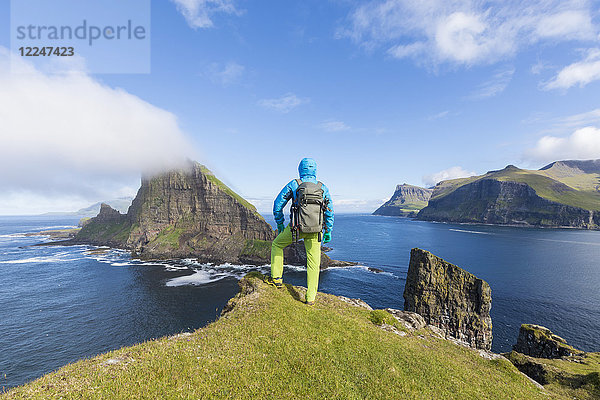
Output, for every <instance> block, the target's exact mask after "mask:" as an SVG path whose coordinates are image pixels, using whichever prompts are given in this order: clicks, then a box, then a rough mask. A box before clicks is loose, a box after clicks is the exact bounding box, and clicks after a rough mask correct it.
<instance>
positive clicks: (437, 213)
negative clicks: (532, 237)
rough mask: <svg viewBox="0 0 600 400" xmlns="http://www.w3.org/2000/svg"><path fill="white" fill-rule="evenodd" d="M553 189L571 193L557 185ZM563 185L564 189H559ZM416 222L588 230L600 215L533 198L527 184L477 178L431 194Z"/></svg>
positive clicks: (598, 220) (533, 191) (599, 224)
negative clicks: (449, 191)
mask: <svg viewBox="0 0 600 400" xmlns="http://www.w3.org/2000/svg"><path fill="white" fill-rule="evenodd" d="M556 185H557V186H561V187H556V188H554V189H555V190H564V191H569V190H573V189H571V188H569V187H568V186H566V185H563V184H561V183H559V182H557V183H556ZM563 186H564V187H563ZM417 218H418V219H420V220H425V221H446V222H473V223H489V224H511V225H538V226H547V227H574V228H586V229H592V228H597V227H598V226H600V213H598V212H594V211H589V210H584V209H582V208H578V207H572V206H568V205H565V204H561V203H556V202H553V201H550V200H547V199H544V198H542V197H540V196H538V195H537V193H536V192H535V190H533V189H532V188H531V187H530V186H529V185H528V184H526V183H520V182H511V181H499V180H496V179H480V180H477V181H475V182H472V183H469V184H466V185H464V186H461V187H459V188H458V189H456V190H454V191H453V192H451V193H449V194H447V195H445V196H441V197H436V195H435V192H434V195H433V196H432V198H431V199H430V200H429V204H428V206H427V207H425V208H424V209H422V210H421V211H420V212H419V214H418V216H417Z"/></svg>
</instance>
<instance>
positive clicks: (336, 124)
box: [319, 121, 350, 132]
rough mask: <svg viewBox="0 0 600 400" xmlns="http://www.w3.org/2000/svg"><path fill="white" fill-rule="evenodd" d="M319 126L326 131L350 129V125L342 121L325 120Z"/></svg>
mask: <svg viewBox="0 0 600 400" xmlns="http://www.w3.org/2000/svg"><path fill="white" fill-rule="evenodd" d="M319 127H320V128H321V129H323V130H324V131H326V132H341V131H347V130H349V129H350V127H349V126H348V125H346V124H345V123H344V122H342V121H325V122H323V123H321V124H320V125H319Z"/></svg>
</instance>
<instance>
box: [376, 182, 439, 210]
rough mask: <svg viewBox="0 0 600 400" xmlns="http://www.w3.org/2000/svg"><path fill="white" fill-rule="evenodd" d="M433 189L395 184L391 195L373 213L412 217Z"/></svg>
mask: <svg viewBox="0 0 600 400" xmlns="http://www.w3.org/2000/svg"><path fill="white" fill-rule="evenodd" d="M431 193H433V189H425V188H422V187H419V186H413V185H409V184H406V183H405V184H403V185H398V186H396V190H395V191H394V194H393V195H392V197H391V198H390V199H389V200H388V201H386V202H385V203H384V204H383V205H382V206H381V207H379V208H378V209H377V210H375V212H373V215H388V216H395V217H414V216H416V215H417V213H418V212H419V211H420V210H421V209H422V208H424V207H426V206H427V203H428V202H429V198H430V197H431Z"/></svg>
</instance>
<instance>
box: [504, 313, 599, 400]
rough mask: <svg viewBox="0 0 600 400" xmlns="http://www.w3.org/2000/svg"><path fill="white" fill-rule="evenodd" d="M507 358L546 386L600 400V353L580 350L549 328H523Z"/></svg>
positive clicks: (505, 355) (528, 326) (530, 326)
mask: <svg viewBox="0 0 600 400" xmlns="http://www.w3.org/2000/svg"><path fill="white" fill-rule="evenodd" d="M503 356H504V357H506V358H507V359H508V360H509V361H510V362H512V363H513V365H514V366H515V367H517V369H518V370H519V371H521V372H522V373H524V374H525V375H527V376H529V377H530V378H531V379H533V380H535V381H536V382H538V383H540V384H542V385H553V386H557V387H562V388H563V390H564V388H568V389H571V390H576V391H577V392H578V393H581V395H582V397H581V398H590V399H592V398H593V399H597V398H600V353H586V352H584V351H581V350H577V349H575V348H574V347H571V346H569V345H568V344H567V342H566V340H565V339H563V338H561V337H560V336H557V335H555V334H554V333H552V332H551V331H550V329H548V328H545V327H543V326H539V325H531V324H523V325H521V329H520V330H519V337H518V338H517V343H516V344H515V345H514V346H513V350H512V351H511V352H509V353H505V354H503ZM573 398H579V394H578V395H577V396H573Z"/></svg>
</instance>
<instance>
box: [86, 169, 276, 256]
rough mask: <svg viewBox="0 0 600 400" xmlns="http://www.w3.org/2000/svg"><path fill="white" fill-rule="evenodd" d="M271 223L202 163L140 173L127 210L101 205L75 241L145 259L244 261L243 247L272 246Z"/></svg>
mask: <svg viewBox="0 0 600 400" xmlns="http://www.w3.org/2000/svg"><path fill="white" fill-rule="evenodd" d="M273 236H274V234H273V230H272V229H271V227H270V225H269V224H267V223H266V221H265V220H264V219H263V218H262V217H261V216H260V215H259V214H258V212H257V211H256V209H255V208H254V206H252V205H251V204H250V203H248V202H247V201H245V200H244V199H243V198H241V197H240V196H239V195H237V194H236V193H235V192H233V191H232V190H231V189H230V188H228V187H227V186H226V185H225V184H223V183H222V182H221V181H219V180H218V179H217V178H216V177H215V176H214V175H213V174H212V173H211V172H210V171H209V170H208V169H206V168H205V167H204V166H202V165H200V164H198V163H195V162H191V161H188V162H187V163H186V164H185V165H184V166H183V167H182V168H180V169H177V170H172V171H169V172H166V173H163V174H159V175H155V176H145V177H143V178H142V185H141V187H140V189H139V191H138V194H137V196H136V198H135V199H134V200H133V203H132V205H131V207H129V211H128V212H127V214H126V215H124V214H120V213H119V212H118V211H116V210H113V209H112V208H110V207H109V206H108V205H106V204H102V206H101V209H100V213H99V214H98V216H97V217H95V218H93V219H92V221H91V222H90V223H89V224H88V225H86V226H85V227H84V228H83V229H82V230H81V232H80V233H79V234H78V235H77V237H76V239H75V240H76V241H77V242H80V243H86V244H94V245H109V246H113V247H121V248H126V249H130V250H132V252H133V253H134V254H135V255H136V256H138V257H141V258H180V257H194V258H198V259H199V260H200V261H203V262H240V256H241V254H242V253H243V251H244V249H248V248H249V247H250V248H252V247H254V245H255V244H258V245H259V246H260V245H262V247H267V242H268V245H269V246H270V241H271V240H272V239H273Z"/></svg>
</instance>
